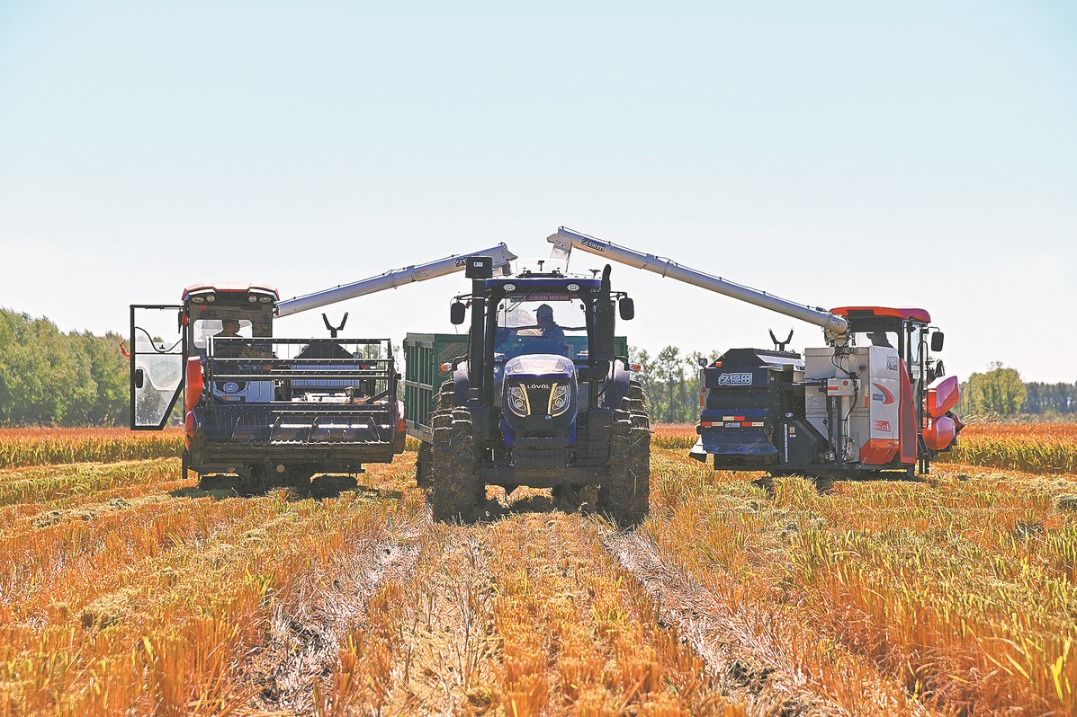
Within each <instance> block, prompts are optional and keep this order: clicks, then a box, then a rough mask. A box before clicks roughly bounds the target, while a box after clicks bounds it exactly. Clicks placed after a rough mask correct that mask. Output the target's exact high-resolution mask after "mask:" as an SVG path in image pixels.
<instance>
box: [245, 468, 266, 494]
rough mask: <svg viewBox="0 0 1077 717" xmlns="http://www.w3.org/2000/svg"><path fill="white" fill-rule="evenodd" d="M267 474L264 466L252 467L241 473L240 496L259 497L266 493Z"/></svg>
mask: <svg viewBox="0 0 1077 717" xmlns="http://www.w3.org/2000/svg"><path fill="white" fill-rule="evenodd" d="M266 486H267V484H266V472H265V467H264V466H250V467H249V468H247V470H245V471H240V473H239V493H240V495H258V494H259V493H265V492H266Z"/></svg>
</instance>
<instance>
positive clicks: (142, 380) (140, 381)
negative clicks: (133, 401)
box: [135, 368, 146, 388]
mask: <svg viewBox="0 0 1077 717" xmlns="http://www.w3.org/2000/svg"><path fill="white" fill-rule="evenodd" d="M145 384H146V371H145V369H141V368H136V369H135V388H142V387H143V386H144V385H145Z"/></svg>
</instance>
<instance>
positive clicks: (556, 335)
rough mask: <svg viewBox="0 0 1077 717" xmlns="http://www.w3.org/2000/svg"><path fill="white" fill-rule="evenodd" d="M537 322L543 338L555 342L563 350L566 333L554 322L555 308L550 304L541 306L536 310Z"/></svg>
mask: <svg viewBox="0 0 1077 717" xmlns="http://www.w3.org/2000/svg"><path fill="white" fill-rule="evenodd" d="M535 320H536V321H537V322H538V329H539V331H540V332H541V333H540V334H539V335H540V336H541V337H542V338H544V339H546V340H547V341H553V342H554V343H556V344H557V345H558V346H560V347H562V348H563V347H564V346H565V331H564V329H562V328H561V327H560V326H558V325H557V323H556V322H555V321H554V320H553V307H551V306H550V305H549V304H542V305H540V306H539V307H538V308H537V309H535Z"/></svg>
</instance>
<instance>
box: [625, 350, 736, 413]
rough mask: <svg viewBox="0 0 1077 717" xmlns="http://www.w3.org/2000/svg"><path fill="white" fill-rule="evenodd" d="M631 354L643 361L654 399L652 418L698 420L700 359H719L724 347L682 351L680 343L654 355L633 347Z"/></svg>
mask: <svg viewBox="0 0 1077 717" xmlns="http://www.w3.org/2000/svg"><path fill="white" fill-rule="evenodd" d="M628 354H629V356H631V358H632V360H633V361H635V362H636V363H638V364H639V365H640V372H639V379H640V381H641V383H643V388H644V389H645V390H646V391H647V397H648V398H649V399H650V401H651V421H652V422H655V423H695V422H696V421H697V420H698V419H699V368H700V366H699V362H700V360H702V359H706V360H707V361H713V360H715V359H716V358H718V356H719V355H720V354H721V352H720V351H711V352H710V353H709V354H703V353H700V352H699V351H692V352H686V353H682V352H681V350H680V349H679V348H678V347H676V346H666V347H665V348H663V349H662V350H661V351H659V352H658V353H656V354H654V355H652V354H651V353H650V352H649V351H647V350H646V349H641V348H637V347H631V348H629V350H628Z"/></svg>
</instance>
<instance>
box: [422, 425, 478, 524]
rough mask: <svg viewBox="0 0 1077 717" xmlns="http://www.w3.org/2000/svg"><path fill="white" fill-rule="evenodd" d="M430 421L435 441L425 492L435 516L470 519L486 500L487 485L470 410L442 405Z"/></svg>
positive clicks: (448, 519)
mask: <svg viewBox="0 0 1077 717" xmlns="http://www.w3.org/2000/svg"><path fill="white" fill-rule="evenodd" d="M431 423H432V424H433V428H434V442H433V444H432V445H431V450H430V487H429V489H428V492H427V495H428V497H429V499H430V503H431V507H432V508H433V512H434V520H438V521H451V520H462V521H469V520H472V519H473V518H474V516H475V514H476V512H477V510H478V509H479V508H481V507H482V505H483V503H484V502H485V500H486V486H485V485H484V484H483V482H482V479H481V478H480V476H479V453H478V450H477V449H476V447H475V436H474V434H473V433H472V430H471V428H472V427H471V413H470V412H469V411H468V410H467V409H465V408H447V409H441V410H439V411H437V412H436V413H435V414H434V416H433V419H432V421H431Z"/></svg>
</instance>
